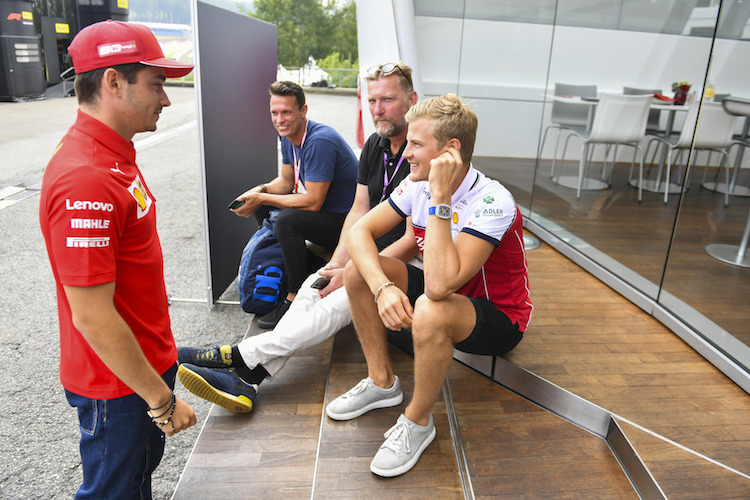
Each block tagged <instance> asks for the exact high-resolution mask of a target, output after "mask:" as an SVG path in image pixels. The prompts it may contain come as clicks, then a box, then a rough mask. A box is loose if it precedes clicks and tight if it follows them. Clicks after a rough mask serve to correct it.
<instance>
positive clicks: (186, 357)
mask: <svg viewBox="0 0 750 500" xmlns="http://www.w3.org/2000/svg"><path fill="white" fill-rule="evenodd" d="M177 361H178V362H179V363H180V364H182V363H189V364H191V365H195V366H203V367H205V368H228V367H230V366H232V346H230V345H223V346H221V347H219V344H211V347H202V348H195V347H179V348H178V349H177Z"/></svg>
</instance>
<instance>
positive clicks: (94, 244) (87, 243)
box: [65, 236, 109, 248]
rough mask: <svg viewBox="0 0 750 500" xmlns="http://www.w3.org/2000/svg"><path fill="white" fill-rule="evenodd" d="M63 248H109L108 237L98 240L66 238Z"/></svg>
mask: <svg viewBox="0 0 750 500" xmlns="http://www.w3.org/2000/svg"><path fill="white" fill-rule="evenodd" d="M65 246H67V247H68V248H102V247H108V246H109V236H103V237H100V238H76V237H73V236H68V237H67V238H66V239H65Z"/></svg>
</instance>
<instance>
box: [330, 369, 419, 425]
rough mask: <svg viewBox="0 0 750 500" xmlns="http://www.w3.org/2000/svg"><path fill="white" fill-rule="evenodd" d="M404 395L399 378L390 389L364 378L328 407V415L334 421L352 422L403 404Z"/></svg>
mask: <svg viewBox="0 0 750 500" xmlns="http://www.w3.org/2000/svg"><path fill="white" fill-rule="evenodd" d="M403 400H404V393H403V392H401V382H399V380H398V377H396V381H395V382H394V383H393V386H392V387H391V388H390V389H382V388H380V387H378V386H377V385H375V382H373V380H372V379H371V378H370V377H367V378H363V379H362V380H360V381H359V383H358V384H357V385H355V386H354V387H352V388H351V389H349V391H347V392H346V393H345V394H342V395H341V396H339V397H337V398H336V399H334V400H333V401H331V402H330V403H329V404H328V406H326V415H328V416H329V417H330V418H332V419H334V420H350V419H352V418H356V417H359V416H360V415H363V414H365V413H367V412H368V411H370V410H374V409H376V408H388V407H389V406H396V405H399V404H401V402H402V401H403Z"/></svg>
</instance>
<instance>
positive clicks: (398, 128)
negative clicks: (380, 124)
mask: <svg viewBox="0 0 750 500" xmlns="http://www.w3.org/2000/svg"><path fill="white" fill-rule="evenodd" d="M405 128H406V122H402V123H399V124H395V123H390V122H389V125H388V128H386V129H385V130H384V131H383V133H380V132H378V133H379V134H380V135H381V136H383V137H394V136H397V135H398V134H400V133H401V132H403V131H404V129H405Z"/></svg>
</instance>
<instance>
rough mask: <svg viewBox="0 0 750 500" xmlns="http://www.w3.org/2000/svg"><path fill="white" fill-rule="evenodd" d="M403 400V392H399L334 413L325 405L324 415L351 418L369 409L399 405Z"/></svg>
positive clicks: (333, 417) (342, 418) (335, 417)
mask: <svg viewBox="0 0 750 500" xmlns="http://www.w3.org/2000/svg"><path fill="white" fill-rule="evenodd" d="M403 400H404V393H403V392H399V393H398V396H394V397H392V398H389V399H378V400H377V401H373V402H372V403H370V404H369V405H366V406H363V407H362V408H359V409H357V410H353V411H350V412H348V413H334V412H333V411H331V410H330V409H329V408H328V407H327V406H326V415H328V416H329V417H330V418H332V419H333V420H351V419H353V418H357V417H359V416H360V415H364V414H365V413H367V412H368V411H370V410H376V409H378V408H390V407H391V406H397V405H400V404H401V402H402V401H403Z"/></svg>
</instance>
